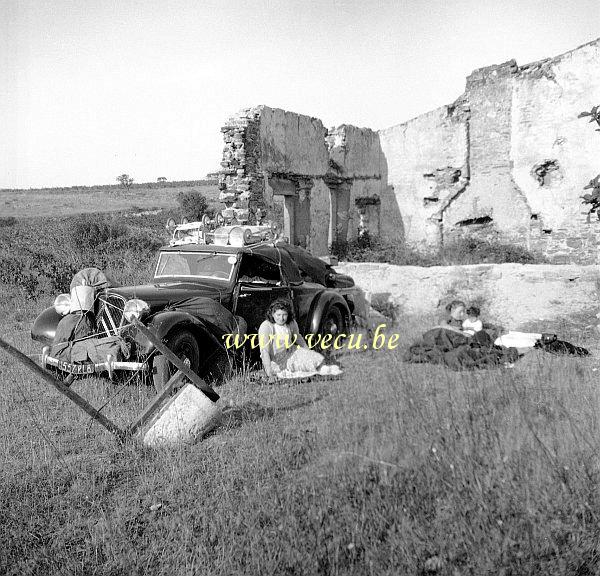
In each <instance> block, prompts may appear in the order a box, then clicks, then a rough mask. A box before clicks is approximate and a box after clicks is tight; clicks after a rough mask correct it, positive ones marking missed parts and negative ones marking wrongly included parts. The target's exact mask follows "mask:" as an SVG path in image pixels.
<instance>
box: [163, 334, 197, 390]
mask: <svg viewBox="0 0 600 576" xmlns="http://www.w3.org/2000/svg"><path fill="white" fill-rule="evenodd" d="M166 345H167V347H168V348H169V349H170V350H171V351H172V352H173V353H174V354H175V355H176V356H177V357H178V358H180V359H181V360H183V363H184V364H185V365H186V366H188V367H189V368H190V370H191V371H192V372H194V373H196V374H197V373H198V368H199V366H200V348H199V346H198V341H197V340H196V338H195V336H194V335H193V334H192V333H191V332H190V331H189V330H185V329H182V330H177V331H176V332H173V334H171V335H170V336H169V337H168V339H167V342H166ZM153 372H154V374H153V379H154V385H155V387H156V389H157V390H161V389H162V388H163V387H164V386H165V385H166V383H167V382H168V381H169V379H170V378H171V377H172V376H173V374H175V372H177V367H176V366H174V365H173V364H171V363H170V362H169V361H168V360H167V359H166V358H165V357H164V356H162V355H158V356H157V357H156V358H155V361H154V370H153ZM185 381H187V379H185V380H184V382H185Z"/></svg>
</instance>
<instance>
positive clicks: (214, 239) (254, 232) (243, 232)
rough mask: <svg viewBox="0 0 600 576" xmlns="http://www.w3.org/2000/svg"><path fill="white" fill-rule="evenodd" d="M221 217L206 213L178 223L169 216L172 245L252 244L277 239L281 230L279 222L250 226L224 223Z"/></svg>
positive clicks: (170, 243) (168, 227)
mask: <svg viewBox="0 0 600 576" xmlns="http://www.w3.org/2000/svg"><path fill="white" fill-rule="evenodd" d="M222 224H223V220H222V219H221V218H215V219H212V220H211V219H210V218H209V217H208V215H205V216H204V217H203V218H202V220H201V221H198V222H187V221H186V222H183V223H181V224H177V223H176V222H175V220H174V219H173V218H169V220H168V221H167V225H166V228H167V230H168V231H169V233H170V234H171V240H170V241H169V245H170V246H181V245H183V244H215V245H217V246H250V245H253V244H258V243H260V242H268V241H276V240H277V239H279V236H280V230H279V226H277V224H275V223H273V222H270V223H268V224H267V225H258V226H250V225H247V224H233V223H232V224H229V225H227V226H224V225H222Z"/></svg>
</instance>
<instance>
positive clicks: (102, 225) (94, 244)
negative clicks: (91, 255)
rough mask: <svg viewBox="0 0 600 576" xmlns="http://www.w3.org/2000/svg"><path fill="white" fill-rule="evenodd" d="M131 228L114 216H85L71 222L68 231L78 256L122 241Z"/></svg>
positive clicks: (70, 241) (71, 243) (69, 238)
mask: <svg viewBox="0 0 600 576" xmlns="http://www.w3.org/2000/svg"><path fill="white" fill-rule="evenodd" d="M128 233H129V228H128V226H127V224H126V223H125V222H123V221H120V220H118V219H117V218H116V217H114V216H105V215H97V214H84V215H82V216H78V217H77V218H74V219H73V220H71V225H70V228H69V230H68V231H67V234H68V240H69V243H70V245H71V247H72V248H73V249H74V250H75V252H77V253H78V254H85V253H86V252H89V251H92V250H98V249H101V248H102V247H103V246H104V245H107V244H110V243H115V242H118V241H122V240H123V239H124V238H125V237H127V235H128Z"/></svg>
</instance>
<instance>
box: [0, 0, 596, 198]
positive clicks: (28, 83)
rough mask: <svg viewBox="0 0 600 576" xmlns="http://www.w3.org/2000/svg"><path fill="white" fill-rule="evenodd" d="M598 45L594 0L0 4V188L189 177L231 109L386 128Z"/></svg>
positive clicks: (196, 175)
mask: <svg viewBox="0 0 600 576" xmlns="http://www.w3.org/2000/svg"><path fill="white" fill-rule="evenodd" d="M598 36H600V1H599V0H569V1H565V0H561V1H557V0H543V1H542V0H521V1H518V0H504V1H503V2H499V1H498V0H320V1H317V0H247V1H242V0H169V1H165V0H162V1H157V0H113V1H109V0H77V1H75V0H0V78H2V81H1V82H0V188H35V187H54V186H75V185H93V184H111V183H115V178H116V177H117V176H118V175H119V174H123V173H127V174H129V175H130V176H132V177H133V178H134V179H135V181H136V182H154V181H156V179H157V178H158V177H161V176H164V177H166V178H167V179H169V180H193V179H201V178H203V177H204V176H205V175H206V173H207V172H213V171H216V170H218V169H219V167H220V166H219V162H220V160H221V154H222V149H223V140H222V135H221V132H220V128H221V126H222V125H223V123H224V121H225V120H226V119H227V118H228V117H230V116H231V115H233V114H234V113H236V112H237V111H239V110H241V109H243V108H247V107H251V106H256V105H259V104H266V105H268V106H272V107H276V108H283V109H285V110H290V111H293V112H298V113H302V114H307V115H309V116H315V117H317V118H320V119H321V120H322V121H323V123H324V125H325V126H326V127H330V126H337V125H340V124H354V125H357V126H361V127H369V128H373V129H381V128H387V127H390V126H393V125H396V124H400V123H402V122H404V121H406V120H408V119H410V118H413V117H415V116H418V115H419V114H422V113H424V112H427V111H429V110H432V109H434V108H437V107H438V106H442V105H444V104H448V103H451V102H452V101H454V100H455V99H456V98H457V97H458V96H459V95H460V94H461V93H462V92H463V90H464V86H465V78H466V76H467V75H468V74H469V73H470V72H472V71H473V70H474V69H476V68H480V67H482V66H489V65H492V64H498V63H501V62H505V61H507V60H510V59H512V58H514V59H516V60H517V63H518V64H520V65H523V64H526V63H528V62H532V61H535V60H540V59H542V58H546V57H551V56H556V55H558V54H561V53H563V52H566V51H569V50H572V49H574V48H576V47H577V46H580V45H581V44H584V43H586V42H589V41H591V40H594V39H596V38H597V37H598Z"/></svg>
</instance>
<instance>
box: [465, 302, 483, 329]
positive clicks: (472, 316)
mask: <svg viewBox="0 0 600 576" xmlns="http://www.w3.org/2000/svg"><path fill="white" fill-rule="evenodd" d="M479 312H480V311H479V308H477V306H471V307H470V308H467V311H466V314H467V317H466V318H465V319H464V320H463V323H462V331H463V332H464V333H465V334H466V335H467V336H474V335H475V332H480V331H481V330H483V323H482V322H481V320H480V319H479Z"/></svg>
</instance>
